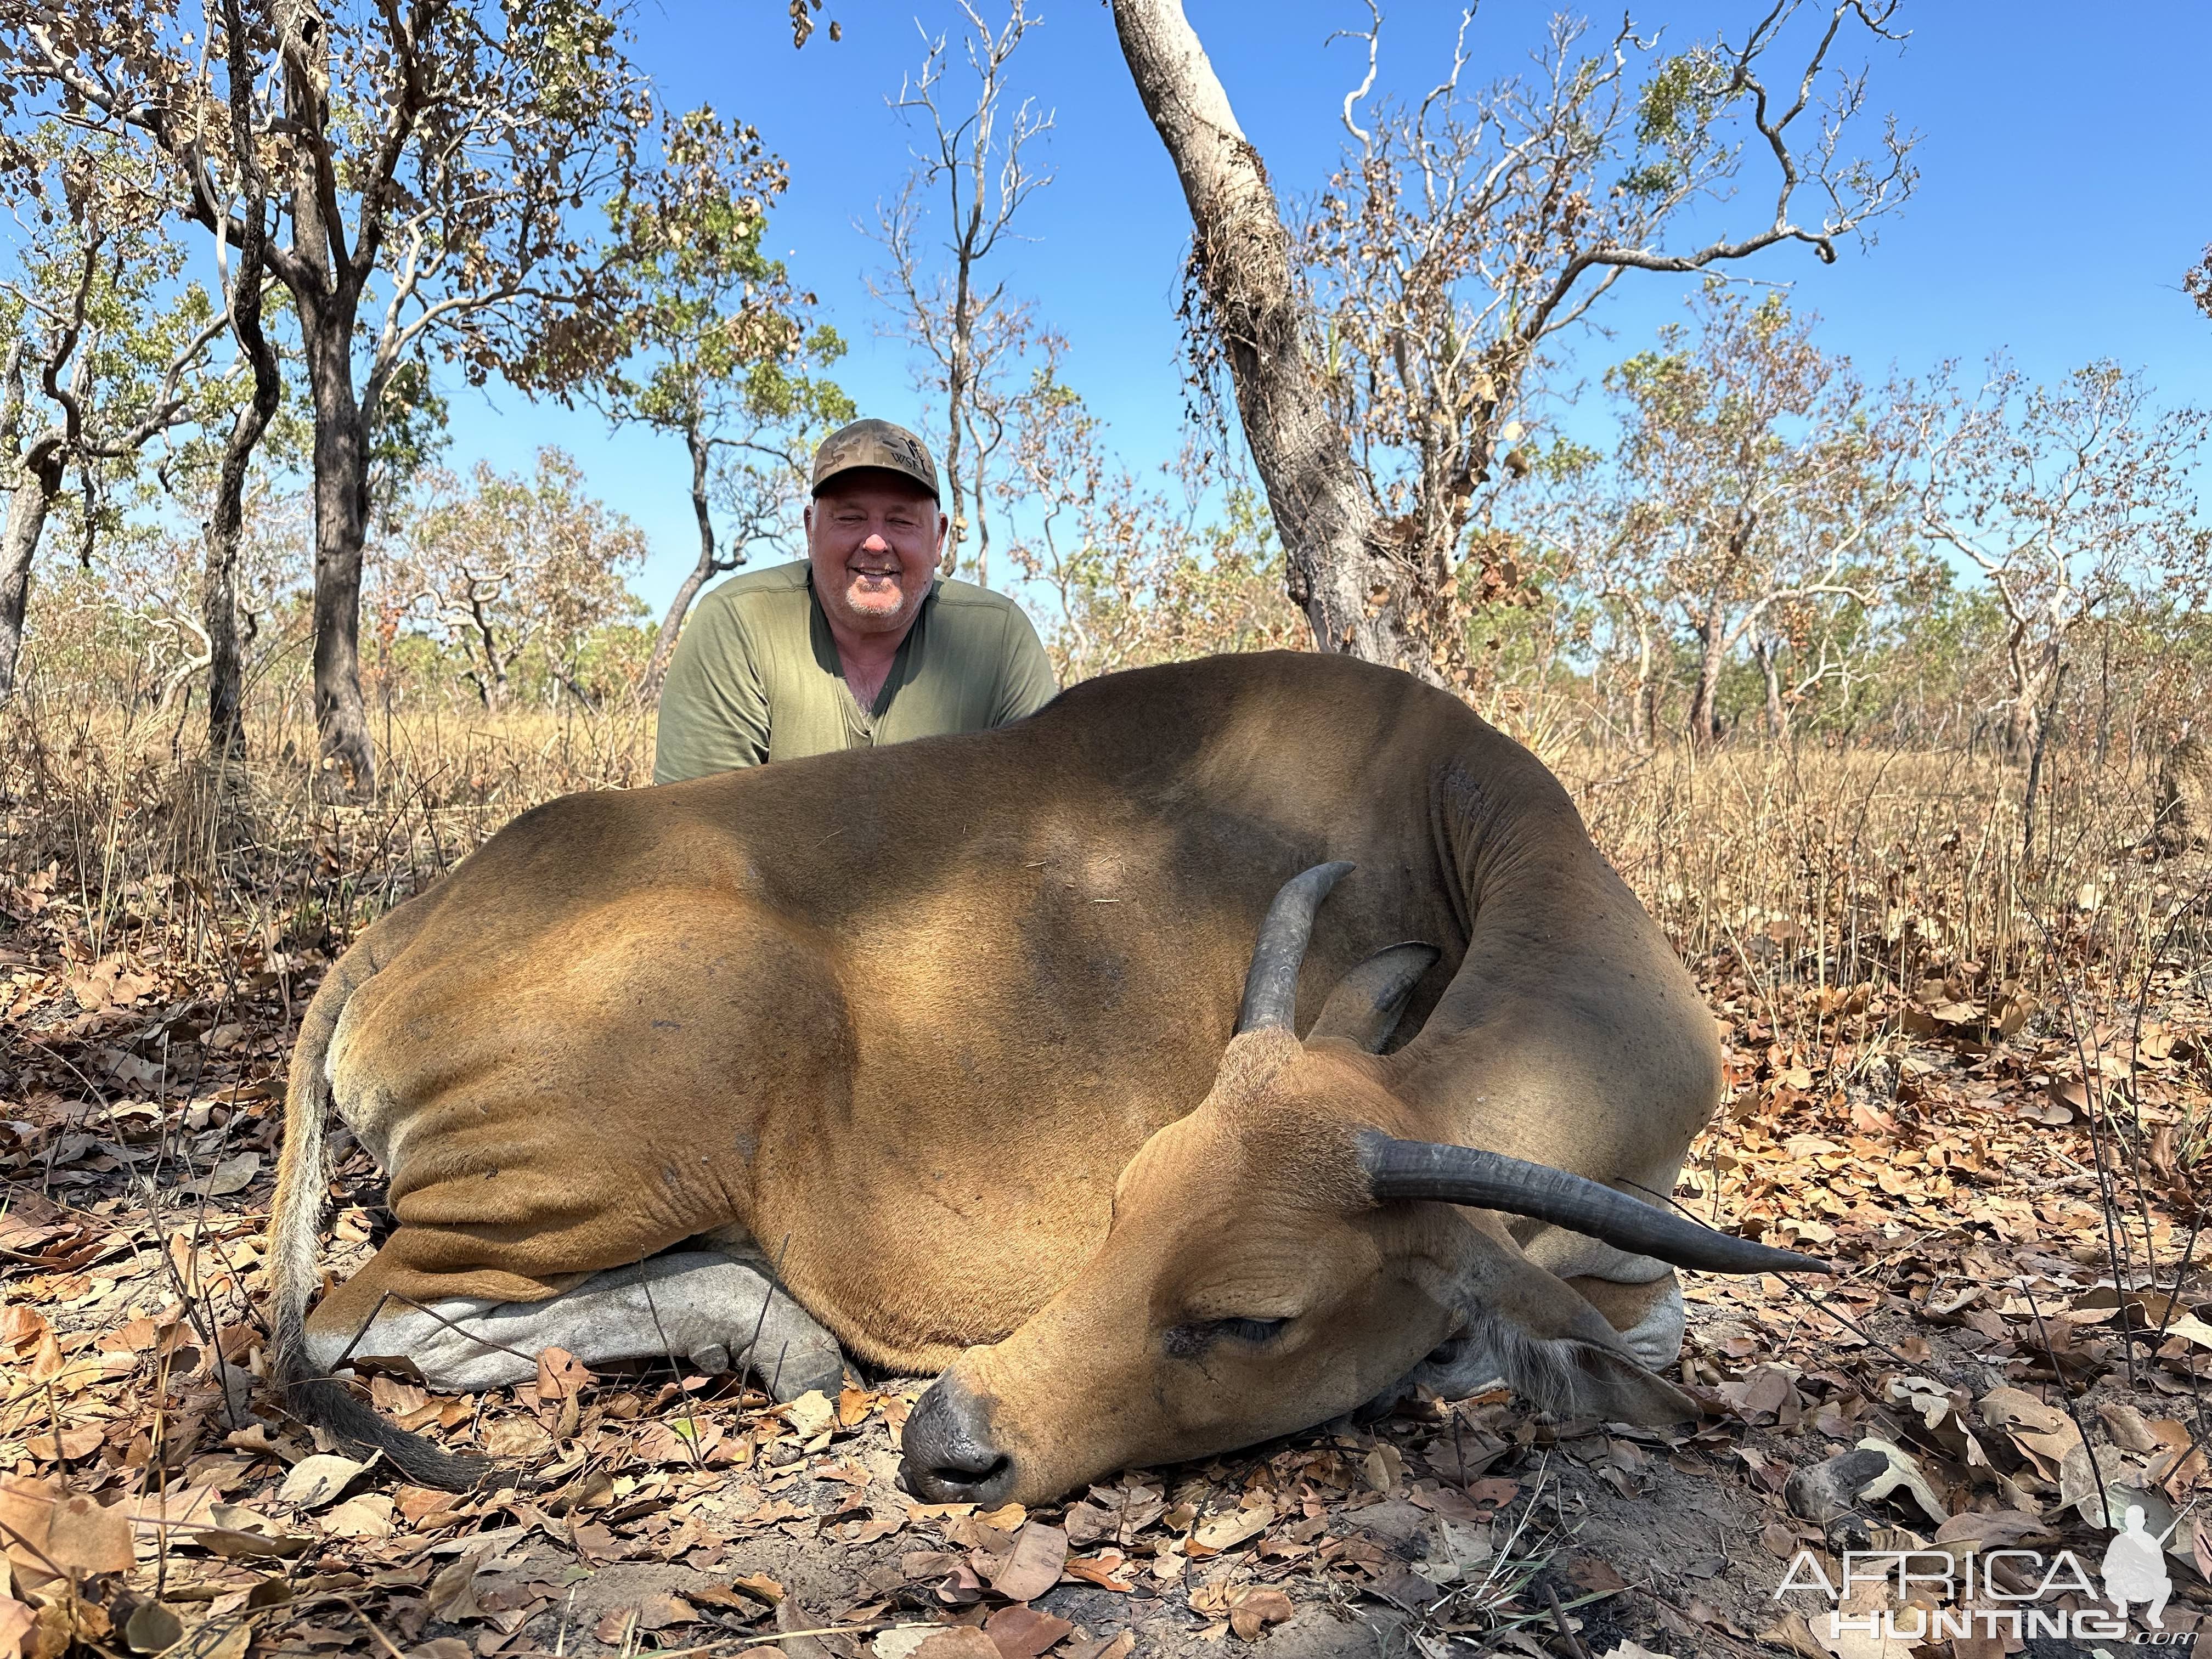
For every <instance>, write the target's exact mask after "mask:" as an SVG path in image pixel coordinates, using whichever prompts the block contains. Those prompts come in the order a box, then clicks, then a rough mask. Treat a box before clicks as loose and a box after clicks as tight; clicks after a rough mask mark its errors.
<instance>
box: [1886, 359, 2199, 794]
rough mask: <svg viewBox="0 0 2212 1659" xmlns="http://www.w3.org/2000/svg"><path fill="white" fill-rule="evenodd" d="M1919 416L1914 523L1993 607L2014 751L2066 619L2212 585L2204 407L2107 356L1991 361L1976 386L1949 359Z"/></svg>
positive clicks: (2056, 663) (2060, 651)
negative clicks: (1962, 382) (2025, 365)
mask: <svg viewBox="0 0 2212 1659" xmlns="http://www.w3.org/2000/svg"><path fill="white" fill-rule="evenodd" d="M1921 418H1922V430H1923V441H1925V442H1926V443H1927V445H1928V448H1929V464H1928V470H1927V474H1926V477H1925V479H1924V483H1923V490H1922V494H1921V496H1920V500H1919V503H1918V516H1919V521H1920V525H1921V527H1922V529H1923V531H1924V532H1926V533H1927V535H1928V536H1929V538H1931V539H1932V540H1933V541H1934V542H1936V544H1939V545H1942V546H1944V547H1948V548H1949V549H1951V550H1953V551H1954V552H1956V553H1957V554H1958V555H1960V556H1961V557H1962V558H1964V559H1965V560H1966V562H1968V563H1969V564H1971V565H1972V567H1973V568H1975V569H1976V570H1978V571H1979V572H1980V573H1981V574H1982V576H1983V578H1984V581H1985V582H1986V583H1987V585H1988V589H1989V592H1990V595H1991V596H1992V597H1993V598H1994V599H1995V600H1996V604H1997V606H1998V608H1999V609H2000V611H2002V615H2003V617H2004V623H2005V638H2004V647H2003V648H2004V661H2005V670H2006V678H2007V685H2006V693H2005V700H2004V738H2005V745H2006V749H2007V750H2008V753H2009V754H2010V755H2011V756H2012V757H2014V758H2015V760H2025V759H2027V757H2029V756H2030V755H2032V754H2033V752H2034V750H2035V748H2036V740H2037V738H2038V737H2039V734H2040V732H2041V731H2042V726H2043V720H2044V710H2045V708H2046V707H2047V706H2048V705H2049V704H2050V703H2051V701H2052V691H2053V688H2054V687H2055V686H2056V685H2057V679H2058V675H2059V672H2060V671H2061V669H2062V668H2063V666H2064V665H2065V659H2066V651H2067V647H2068V645H2069V641H2071V639H2072V637H2073V635H2075V632H2076V631H2077V630H2079V629H2081V627H2082V626H2083V625H2084V624H2085V623H2087V622H2089V621H2090V620H2091V619H2092V618H2093V617H2097V616H2099V615H2100V614H2103V613H2106V612H2108V611H2110V609H2111V607H2112V606H2113V605H2115V604H2116V603H2117V602H2118V601H2120V600H2122V599H2125V598H2127V597H2128V596H2129V595H2130V594H2140V595H2141V596H2142V597H2144V598H2146V599H2148V598H2152V597H2154V596H2156V595H2159V594H2160V593H2164V594H2166V595H2170V596H2173V597H2178V598H2185V599H2201V598H2202V597H2203V594H2204V592H2206V589H2207V586H2208V585H2212V531H2208V530H2207V529H2206V528H2205V527H2204V526H2203V523H2202V521H2201V520H2200V517H2199V513H2198V509H2197V489H2196V479H2195V472H2196V467H2197V457H2198V453H2199V452H2200V451H2201V450H2202V449H2203V447H2204V445H2205V442H2206V441H2207V439H2208V438H2212V410H2203V409H2186V408H2185V409H2175V410H2167V411H2166V412H2165V413H2163V414H2160V413H2158V412H2156V411H2155V410H2154V409H2153V408H2152V407H2151V394H2150V389H2149V387H2148V386H2147V385H2146V384H2145V383H2144V381H2143V378H2142V375H2141V374H2139V373H2136V372H2131V371H2127V370H2123V369H2122V368H2120V367H2119V365H2118V364H2117V363H2113V362H2096V363H2091V364H2088V365H2087V366H2085V367H2083V368H2077V369H2075V371H2074V372H2073V373H2072V374H2069V375H2068V376H2067V377H2066V378H2065V379H2064V380H2062V381H2061V382H2059V384H2058V385H2057V386H2035V385H2033V384H2031V383H2030V382H2029V381H2027V380H2026V379H2025V378H2024V377H2023V376H2022V375H2021V373H2020V372H2019V370H2018V369H2016V368H2014V367H2013V366H2012V365H2011V364H2010V363H2008V362H2005V361H2003V360H2002V359H1998V360H1996V361H1993V362H1991V363H1990V369H1989V373H1988V375H1987V376H1986V378H1985V379H1984V381H1983V383H1982V385H1981V386H1979V387H1978V388H1977V389H1975V390H1973V391H1972V392H1961V391H1960V390H1959V389H1958V388H1957V386H1956V385H1955V371H1953V370H1947V371H1946V372H1945V374H1943V375H1942V377H1940V378H1939V380H1938V381H1937V383H1936V386H1935V387H1934V388H1933V390H1932V391H1931V392H1930V393H1929V396H1928V397H1927V398H1926V400H1925V402H1924V403H1923V405H1922V414H1921Z"/></svg>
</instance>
